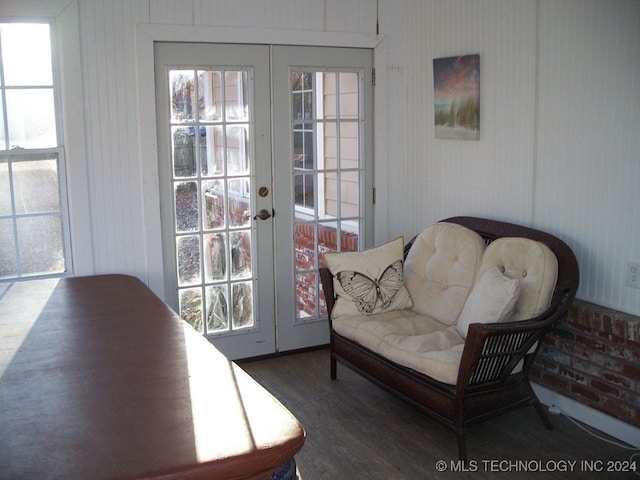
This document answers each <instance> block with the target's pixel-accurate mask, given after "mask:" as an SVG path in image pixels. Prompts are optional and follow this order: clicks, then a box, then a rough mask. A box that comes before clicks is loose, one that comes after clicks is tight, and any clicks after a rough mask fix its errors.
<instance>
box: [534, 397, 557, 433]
mask: <svg viewBox="0 0 640 480" xmlns="http://www.w3.org/2000/svg"><path fill="white" fill-rule="evenodd" d="M533 406H534V408H535V409H536V412H538V415H539V416H540V420H542V423H544V426H545V427H547V430H553V423H551V420H549V417H548V416H547V412H545V411H544V407H543V406H542V404H541V403H540V402H539V401H538V402H536V403H534V404H533Z"/></svg>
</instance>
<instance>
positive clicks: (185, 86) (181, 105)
mask: <svg viewBox="0 0 640 480" xmlns="http://www.w3.org/2000/svg"><path fill="white" fill-rule="evenodd" d="M169 89H170V92H169V94H170V95H171V122H172V123H183V122H190V121H193V112H194V111H195V110H196V105H195V92H194V89H195V85H194V72H193V71H191V70H171V71H170V72H169Z"/></svg>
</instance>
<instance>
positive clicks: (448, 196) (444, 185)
mask: <svg viewBox="0 0 640 480" xmlns="http://www.w3.org/2000/svg"><path fill="white" fill-rule="evenodd" d="M535 18H536V17H535V2H531V1H529V0H520V1H508V2H505V1H503V0H487V1H481V2H479V1H477V0H467V1H454V2H422V1H418V0H416V1H412V2H408V9H407V38H406V52H407V53H406V58H407V71H408V72H409V73H407V157H408V158H407V161H408V162H409V164H410V165H411V168H410V169H409V170H408V171H407V172H406V174H405V177H406V178H405V184H406V190H405V191H404V195H405V196H406V198H403V199H401V200H400V201H401V202H402V204H405V205H406V204H408V205H410V209H411V211H410V212H408V213H409V223H408V224H407V225H406V226H405V227H404V229H407V228H408V229H409V230H411V229H414V230H415V229H417V228H420V227H421V226H422V225H423V224H425V223H429V222H432V221H435V220H438V219H440V218H442V217H444V216H449V215H454V214H478V215H490V216H492V217H494V218H498V219H505V218H506V219H512V220H518V221H520V222H525V223H529V222H530V221H531V212H532V204H531V202H532V169H533V155H534V151H533V144H534V125H535V123H534V119H535V117H534V106H535ZM476 53H477V54H479V55H480V90H481V93H480V140H479V141H460V140H439V139H438V140H436V139H435V138H434V108H433V59H434V58H440V57H450V56H457V55H466V54H476ZM396 200H397V199H394V201H396ZM398 208H400V206H398Z"/></svg>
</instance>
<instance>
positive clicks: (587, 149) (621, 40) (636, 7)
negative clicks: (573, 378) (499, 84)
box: [535, 0, 640, 314]
mask: <svg viewBox="0 0 640 480" xmlns="http://www.w3.org/2000/svg"><path fill="white" fill-rule="evenodd" d="M540 4H541V8H540V18H539V33H538V35H539V44H540V63H539V69H538V78H539V94H538V98H539V100H538V125H537V131H538V136H537V165H536V166H537V174H536V192H535V194H536V202H535V206H536V210H535V222H536V223H537V224H541V225H544V226H546V227H548V228H549V229H550V230H552V231H555V232H557V233H558V234H559V235H562V236H563V237H565V238H567V240H568V241H569V243H570V244H571V245H572V246H573V247H574V249H575V251H576V254H577V255H578V257H579V261H580V266H581V282H582V283H581V286H580V291H579V293H578V295H579V296H580V298H583V299H585V300H588V301H592V302H593V303H597V304H602V305H607V306H611V307H614V308H618V309H620V310H623V311H627V312H630V313H635V314H640V290H638V289H632V288H629V287H628V286H627V285H626V276H625V268H626V262H627V260H636V261H639V260H640V2H638V1H634V0H629V1H622V0H621V1H614V2H605V1H601V0H589V1H587V0H567V1H563V2H556V1H554V0H544V1H541V2H540Z"/></svg>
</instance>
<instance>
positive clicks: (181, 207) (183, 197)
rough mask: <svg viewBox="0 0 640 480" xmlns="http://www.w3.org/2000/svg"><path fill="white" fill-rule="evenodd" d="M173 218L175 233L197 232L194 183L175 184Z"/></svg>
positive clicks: (195, 185)
mask: <svg viewBox="0 0 640 480" xmlns="http://www.w3.org/2000/svg"><path fill="white" fill-rule="evenodd" d="M174 187H175V196H174V198H175V212H176V214H175V216H176V232H178V233H183V232H194V231H196V230H198V224H199V222H198V190H197V184H196V182H176V183H175V184H174Z"/></svg>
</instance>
